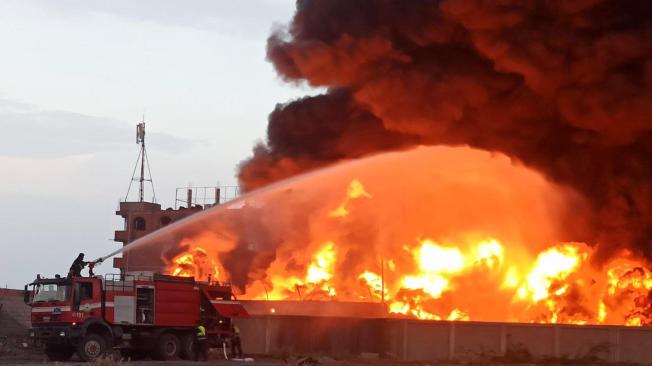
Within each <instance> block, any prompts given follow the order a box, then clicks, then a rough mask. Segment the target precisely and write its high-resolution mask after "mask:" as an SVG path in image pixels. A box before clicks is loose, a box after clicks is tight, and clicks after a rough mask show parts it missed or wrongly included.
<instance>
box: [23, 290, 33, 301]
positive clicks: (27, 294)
mask: <svg viewBox="0 0 652 366" xmlns="http://www.w3.org/2000/svg"><path fill="white" fill-rule="evenodd" d="M27 286H28V285H25V291H24V292H23V301H24V302H25V304H28V305H29V303H30V302H31V300H32V296H31V295H32V294H31V293H30V291H29V290H28V289H27Z"/></svg>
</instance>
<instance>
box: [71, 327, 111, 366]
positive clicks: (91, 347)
mask: <svg viewBox="0 0 652 366" xmlns="http://www.w3.org/2000/svg"><path fill="white" fill-rule="evenodd" d="M105 352H106V340H104V338H102V336H100V335H98V334H93V333H89V334H87V335H86V337H84V339H82V340H81V342H79V344H77V356H79V358H81V359H82V360H84V361H92V360H95V359H97V358H100V357H102V356H103V355H104V353H105Z"/></svg>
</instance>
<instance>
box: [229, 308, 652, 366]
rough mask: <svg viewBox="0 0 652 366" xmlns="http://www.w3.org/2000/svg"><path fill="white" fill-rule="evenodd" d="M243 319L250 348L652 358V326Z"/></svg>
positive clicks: (403, 356) (428, 356)
mask: <svg viewBox="0 0 652 366" xmlns="http://www.w3.org/2000/svg"><path fill="white" fill-rule="evenodd" d="M237 323H238V325H239V326H240V329H241V332H242V340H243V348H244V351H245V353H249V354H283V353H294V354H324V355H329V356H332V357H343V356H352V355H358V354H360V353H363V352H367V353H378V354H379V355H383V354H387V355H390V356H391V357H395V358H396V359H398V360H405V361H433V360H434V361H438V360H459V361H463V360H476V359H483V360H488V359H501V358H502V359H505V360H513V361H529V360H538V359H546V358H567V359H593V360H596V361H597V360H602V361H606V362H633V363H651V362H652V347H651V346H652V328H634V327H616V326H573V325H550V324H511V323H509V324H508V323H480V322H435V321H417V320H407V319H352V318H327V317H307V316H301V317H300V316H253V317H251V318H248V319H238V320H237Z"/></svg>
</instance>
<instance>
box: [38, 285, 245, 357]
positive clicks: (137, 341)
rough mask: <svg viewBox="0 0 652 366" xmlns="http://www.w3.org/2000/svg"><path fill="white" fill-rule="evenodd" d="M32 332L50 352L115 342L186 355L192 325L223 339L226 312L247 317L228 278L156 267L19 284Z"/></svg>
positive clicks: (144, 351) (220, 342)
mask: <svg viewBox="0 0 652 366" xmlns="http://www.w3.org/2000/svg"><path fill="white" fill-rule="evenodd" d="M25 300H26V302H28V303H29V304H30V306H31V308H32V328H31V329H30V336H32V337H33V338H34V339H35V340H36V341H37V342H38V343H39V344H42V345H44V347H45V353H46V354H47V356H48V358H49V359H50V360H56V361H65V360H68V359H70V358H71V357H72V355H73V354H74V353H77V355H78V356H79V357H80V358H81V359H82V360H86V361H89V360H93V359H96V358H98V357H102V356H103V355H105V354H106V353H107V352H108V351H109V350H113V349H119V350H120V351H121V353H122V354H123V355H124V356H129V357H131V358H137V357H146V356H150V357H152V358H154V359H161V360H170V359H176V358H178V357H179V358H181V359H192V358H193V357H194V339H195V334H196V329H197V328H196V327H197V325H198V324H200V323H201V324H203V325H204V326H205V327H206V335H207V337H208V342H209V343H208V344H209V347H226V344H227V342H228V341H229V340H230V338H231V337H232V336H233V334H232V332H231V318H233V317H247V316H248V314H247V311H246V310H245V309H244V307H243V306H242V305H241V304H240V303H239V302H238V301H237V300H236V298H235V296H234V295H233V292H232V290H231V286H230V285H228V284H220V283H215V282H200V281H195V280H194V279H193V278H188V277H174V276H168V275H161V274H146V273H139V274H123V275H105V276H104V277H102V276H96V277H74V278H53V279H44V278H40V277H37V279H36V280H35V281H34V282H33V283H31V284H29V285H26V286H25Z"/></svg>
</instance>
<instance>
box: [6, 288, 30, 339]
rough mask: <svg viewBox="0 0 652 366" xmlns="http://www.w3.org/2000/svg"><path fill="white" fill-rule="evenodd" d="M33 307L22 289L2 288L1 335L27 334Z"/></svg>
mask: <svg viewBox="0 0 652 366" xmlns="http://www.w3.org/2000/svg"><path fill="white" fill-rule="evenodd" d="M30 316H31V309H30V307H29V306H27V305H25V303H24V302H23V292H22V291H20V290H10V289H0V336H7V335H26V334H27V329H28V328H29V326H30Z"/></svg>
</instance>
